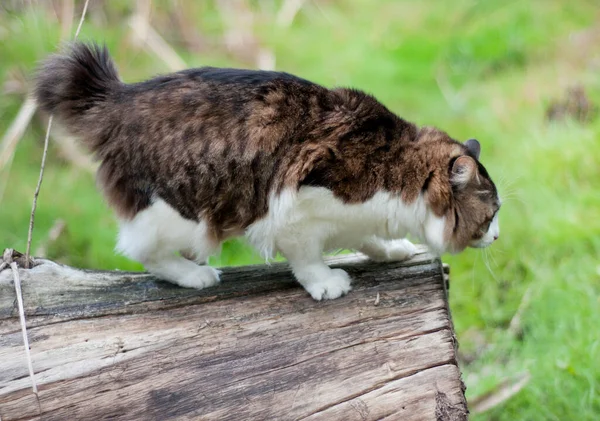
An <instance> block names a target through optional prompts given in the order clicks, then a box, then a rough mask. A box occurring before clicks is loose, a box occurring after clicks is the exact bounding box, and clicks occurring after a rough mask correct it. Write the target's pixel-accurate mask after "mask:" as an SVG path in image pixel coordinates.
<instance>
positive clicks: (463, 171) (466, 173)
mask: <svg viewBox="0 0 600 421" xmlns="http://www.w3.org/2000/svg"><path fill="white" fill-rule="evenodd" d="M476 177H477V162H475V160H474V159H473V158H471V157H470V156H467V155H462V156H459V157H458V158H456V160H455V161H454V163H453V164H452V170H451V174H450V181H451V182H452V184H453V185H455V186H457V187H464V186H466V185H467V184H468V183H469V182H470V181H471V180H473V179H475V178H476Z"/></svg>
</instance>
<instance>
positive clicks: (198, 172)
mask: <svg viewBox="0 0 600 421" xmlns="http://www.w3.org/2000/svg"><path fill="white" fill-rule="evenodd" d="M35 93H36V98H37V101H38V103H39V104H40V106H41V107H42V108H43V109H44V110H46V111H47V112H49V113H54V114H55V115H56V116H57V118H58V119H60V120H61V121H62V123H63V124H64V125H65V126H66V128H67V129H68V130H69V131H70V132H72V133H73V134H75V135H77V136H79V137H80V138H82V139H83V140H84V142H85V143H86V144H87V145H88V146H89V147H90V149H91V150H92V151H93V152H94V153H95V155H96V156H97V158H98V159H99V160H101V162H102V163H101V166H100V169H99V173H98V178H99V182H100V184H101V186H102V187H103V189H104V192H105V195H106V197H107V198H108V201H109V203H110V204H111V205H112V206H113V207H114V208H115V210H116V212H117V213H118V215H119V216H120V217H121V218H132V217H133V216H135V214H136V213H138V212H139V211H141V210H143V209H145V208H146V207H147V206H149V205H150V204H151V202H152V200H153V198H154V197H157V196H158V197H160V198H162V199H163V200H165V201H166V202H167V203H168V204H170V205H171V206H172V207H173V208H175V209H176V210H177V211H178V212H179V213H180V214H181V215H182V216H183V217H185V218H187V219H190V220H195V221H198V220H199V219H201V218H202V219H204V220H205V221H207V223H208V224H209V226H210V227H211V230H212V233H213V235H214V237H215V239H216V240H221V239H223V238H225V237H227V236H230V235H233V234H240V233H242V232H243V231H244V229H245V228H246V227H248V226H249V225H250V224H252V223H253V222H254V221H256V220H257V219H260V218H261V217H263V216H265V214H266V212H267V210H268V202H269V194H270V193H271V192H273V191H281V190H282V189H283V188H284V187H292V188H294V189H298V188H300V187H301V186H302V185H312V186H323V187H326V188H328V189H330V190H331V191H332V192H333V193H334V194H335V196H337V197H339V198H340V199H341V200H343V201H344V202H348V203H357V202H363V201H366V200H367V199H369V198H371V197H372V196H373V195H374V194H375V193H376V192H377V191H381V190H386V191H390V192H398V193H399V194H400V195H401V197H402V199H403V200H404V201H405V202H407V203H410V202H412V201H414V200H416V198H417V197H418V196H419V194H420V193H424V194H425V195H426V198H427V200H428V202H429V204H430V206H431V208H432V209H433V211H434V212H435V213H436V214H437V215H438V216H443V215H445V216H447V218H448V220H451V221H454V223H453V224H447V226H448V227H450V228H449V229H452V230H453V232H448V233H447V235H448V236H453V237H454V240H455V241H454V242H455V243H456V244H457V245H461V246H466V245H467V244H468V242H469V241H470V240H471V239H472V238H473V237H474V235H476V234H473V233H476V232H478V230H480V231H481V230H482V226H483V225H485V223H486V218H490V219H491V216H492V215H493V212H495V210H497V207H498V203H497V193H496V189H495V187H494V184H493V182H492V181H491V179H490V178H489V177H488V175H487V173H486V171H485V169H484V168H483V166H481V164H479V162H477V160H476V158H477V156H476V155H477V154H475V153H474V152H473V151H470V150H469V149H468V148H467V147H466V146H465V145H464V144H462V143H459V142H457V141H455V140H453V139H451V138H450V137H449V136H448V135H447V134H446V133H444V132H442V131H439V130H437V129H433V128H423V129H419V128H417V127H416V126H415V125H414V124H412V123H409V122H407V121H405V120H403V119H402V118H400V117H398V116H396V115H395V114H393V113H392V112H390V111H389V110H388V109H387V108H386V107H385V106H383V105H382V104H381V103H379V102H378V101H377V100H376V99H375V98H373V97H372V96H370V95H367V94H365V93H363V92H361V91H358V90H353V89H333V90H331V89H327V88H324V87H322V86H319V85H317V84H314V83H311V82H309V81H306V80H304V79H300V78H298V77H295V76H292V75H289V74H286V73H280V72H266V71H251V70H234V69H216V68H210V67H207V68H201V69H190V70H186V71H181V72H177V73H172V74H168V75H165V76H159V77H156V78H154V79H151V80H148V81H145V82H141V83H136V84H125V83H122V82H121V81H120V80H119V78H118V76H117V72H116V69H115V67H114V65H113V63H112V61H111V60H110V58H109V56H108V52H107V51H106V49H105V48H101V47H98V46H95V45H89V46H88V45H85V44H82V43H77V44H74V45H71V46H70V47H69V49H68V51H67V53H66V55H56V56H53V57H50V58H49V59H48V60H46V61H45V63H44V64H43V66H42V67H41V68H40V70H39V73H38V76H37V85H36V92H35ZM463 155H466V156H470V157H471V158H470V159H471V161H472V164H468V165H471V166H472V167H473V168H471V170H473V171H474V172H473V176H472V178H471V179H470V181H469V183H467V184H466V185H465V184H464V183H463V184H461V185H456V183H453V182H452V180H451V178H452V176H453V173H455V172H457V173H460V172H461V171H464V169H463V168H454V165H453V163H454V162H455V160H456V158H457V157H459V156H463ZM463 161H464V160H463ZM468 165H467V166H468ZM477 192H480V193H477ZM487 209H490V210H489V211H487ZM482 210H486V211H485V212H482ZM461 224H462V225H461ZM452 227H453V228H452ZM459 228H462V229H459Z"/></svg>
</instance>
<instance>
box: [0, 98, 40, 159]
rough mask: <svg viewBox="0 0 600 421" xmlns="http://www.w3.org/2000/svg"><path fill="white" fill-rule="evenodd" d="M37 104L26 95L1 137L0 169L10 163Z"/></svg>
mask: <svg viewBox="0 0 600 421" xmlns="http://www.w3.org/2000/svg"><path fill="white" fill-rule="evenodd" d="M36 108H37V106H36V104H35V101H34V100H33V98H32V97H27V99H26V100H25V102H23V104H22V105H21V108H20V109H19V112H18V113H17V116H16V117H15V119H14V121H13V122H12V124H11V125H10V126H9V128H8V130H7V131H6V134H5V135H4V137H3V138H2V143H1V145H2V146H1V148H2V150H1V151H0V170H1V169H2V168H4V166H6V165H8V164H10V162H11V161H12V158H13V156H14V153H15V148H16V147H17V144H18V143H19V140H21V137H22V136H23V133H24V132H25V129H26V128H27V126H28V125H29V122H30V121H31V117H33V114H34V113H35V110H36Z"/></svg>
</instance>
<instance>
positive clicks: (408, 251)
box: [387, 239, 417, 262]
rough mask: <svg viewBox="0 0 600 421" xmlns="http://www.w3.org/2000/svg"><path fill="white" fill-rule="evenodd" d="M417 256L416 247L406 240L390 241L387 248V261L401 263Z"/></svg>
mask: <svg viewBox="0 0 600 421" xmlns="http://www.w3.org/2000/svg"><path fill="white" fill-rule="evenodd" d="M415 254H417V247H416V246H415V245H414V244H413V243H411V242H410V241H408V240H406V239H402V240H392V241H390V243H389V245H388V247H387V261H388V262H401V261H403V260H408V259H410V258H411V257H413V256H414V255H415Z"/></svg>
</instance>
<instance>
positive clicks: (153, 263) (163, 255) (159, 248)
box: [116, 199, 219, 288]
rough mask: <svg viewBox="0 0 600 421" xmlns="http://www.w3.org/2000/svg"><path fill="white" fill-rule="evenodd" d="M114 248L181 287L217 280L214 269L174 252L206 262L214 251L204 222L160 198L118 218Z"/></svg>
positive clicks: (206, 284)
mask: <svg viewBox="0 0 600 421" xmlns="http://www.w3.org/2000/svg"><path fill="white" fill-rule="evenodd" d="M116 248H117V251H119V252H120V253H122V254H124V255H125V256H128V257H130V258H132V259H135V260H137V261H139V262H141V263H142V264H143V265H144V266H145V268H146V269H147V270H149V271H150V272H152V273H153V274H155V275H157V276H159V277H161V278H163V279H165V280H167V281H171V282H174V283H176V284H178V285H181V286H184V287H189V288H204V287H207V286H211V285H214V284H216V283H217V282H218V281H219V272H218V271H216V270H215V269H213V268H211V267H208V266H199V265H198V264H196V263H194V262H191V261H189V260H187V259H185V258H183V257H181V256H179V255H177V254H176V253H177V252H184V254H186V255H187V254H189V255H191V256H194V257H195V259H196V261H197V262H199V263H205V262H206V259H207V258H208V257H209V256H210V255H211V254H212V253H213V252H214V251H215V244H214V243H212V242H211V241H210V239H209V237H208V235H207V227H206V224H205V223H204V222H203V221H201V222H200V223H196V222H194V221H190V220H188V219H185V218H183V217H182V216H181V215H180V214H179V213H178V212H177V211H176V210H175V209H173V208H172V207H171V206H169V205H168V204H167V203H166V202H165V201H164V200H162V199H156V200H155V201H154V202H153V204H152V205H151V206H149V207H148V208H146V209H144V210H143V211H141V212H139V213H138V214H137V215H136V216H135V217H134V218H133V219H132V220H130V221H121V223H120V230H119V239H118V242H117V247H116Z"/></svg>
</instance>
